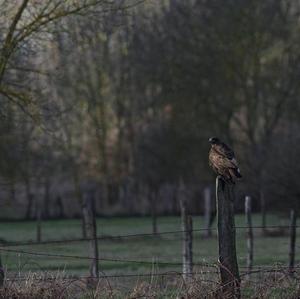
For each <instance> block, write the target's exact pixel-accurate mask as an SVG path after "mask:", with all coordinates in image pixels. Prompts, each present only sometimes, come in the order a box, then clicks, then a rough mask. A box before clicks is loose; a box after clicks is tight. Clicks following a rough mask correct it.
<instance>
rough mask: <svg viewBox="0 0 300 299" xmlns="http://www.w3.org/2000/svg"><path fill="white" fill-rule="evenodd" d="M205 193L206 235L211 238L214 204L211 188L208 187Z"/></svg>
mask: <svg viewBox="0 0 300 299" xmlns="http://www.w3.org/2000/svg"><path fill="white" fill-rule="evenodd" d="M203 195H204V221H205V229H206V230H205V237H207V238H209V237H211V235H212V232H211V213H212V204H211V189H210V187H206V188H205V189H204V192H203Z"/></svg>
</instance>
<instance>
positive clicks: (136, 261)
mask: <svg viewBox="0 0 300 299" xmlns="http://www.w3.org/2000/svg"><path fill="white" fill-rule="evenodd" d="M0 251H4V252H11V253H18V254H26V255H33V256H45V257H53V258H68V259H81V260H91V259H93V258H92V257H89V256H80V255H65V254H53V253H45V252H32V251H25V250H15V249H7V248H1V247H0ZM149 258H152V257H149ZM97 260H98V261H102V262H117V263H134V264H147V265H158V266H159V265H164V266H182V264H183V263H182V262H167V261H161V262H159V261H143V260H128V259H116V258H98V259H97ZM193 265H194V266H201V267H205V268H216V267H217V266H218V265H219V264H218V263H201V262H194V263H193ZM276 267H277V268H278V269H288V268H289V266H286V265H281V264H274V265H254V266H253V268H256V269H263V268H272V269H275V268H276ZM240 268H247V267H246V266H240ZM294 268H295V269H300V264H299V265H295V266H294ZM248 272H249V271H248ZM210 273H212V272H210Z"/></svg>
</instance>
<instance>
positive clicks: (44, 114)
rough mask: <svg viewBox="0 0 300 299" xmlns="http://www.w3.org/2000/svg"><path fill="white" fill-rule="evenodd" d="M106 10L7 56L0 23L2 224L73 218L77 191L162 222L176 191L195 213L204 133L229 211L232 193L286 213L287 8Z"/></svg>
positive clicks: (298, 169) (36, 37)
mask: <svg viewBox="0 0 300 299" xmlns="http://www.w3.org/2000/svg"><path fill="white" fill-rule="evenodd" d="M2 2H3V1H2ZM24 2H26V1H24ZM116 3H117V4H116V5H117V6H116V7H108V8H107V7H104V5H102V6H101V7H100V8H99V7H94V8H92V9H91V11H89V12H86V13H84V14H79V15H77V14H73V13H72V14H71V13H70V14H67V13H66V16H65V17H63V18H60V19H58V20H57V21H56V22H52V21H51V22H49V24H47V26H46V27H45V28H44V27H41V28H40V27H39V28H37V30H36V31H35V32H33V34H32V35H30V36H28V37H27V38H26V39H24V41H21V42H22V43H20V45H18V46H16V49H14V51H13V54H12V55H11V56H9V58H7V56H5V53H6V52H5V51H3V48H4V45H5V36H6V32H7V30H8V29H9V28H8V27H9V24H10V22H11V20H10V19H9V17H7V16H6V17H5V16H3V15H1V17H0V21H1V23H3V24H6V25H5V26H2V27H3V29H0V30H2V31H0V34H1V43H2V52H1V53H2V54H1V55H2V56H0V57H1V60H0V100H1V108H0V112H1V121H0V130H1V139H0V172H1V177H2V185H1V186H2V187H1V190H2V191H1V202H2V204H3V206H6V208H5V209H4V208H3V209H4V211H5V213H6V214H5V215H4V216H8V217H25V218H31V217H35V215H36V210H37V209H38V207H39V205H41V206H42V209H43V217H63V216H76V215H79V214H80V204H81V203H82V201H83V197H84V196H85V193H86V190H93V192H94V195H95V199H96V206H97V212H98V213H99V214H103V215H116V214H129V215H130V214H131V215H133V214H139V215H144V214H152V215H154V216H155V215H156V214H158V213H160V214H162V213H164V214H175V213H178V208H179V207H178V205H179V204H178V200H177V194H178V183H179V181H183V182H184V184H185V186H186V190H187V193H188V198H189V209H190V211H191V212H193V213H196V214H197V213H201V212H202V209H203V204H204V203H203V190H204V188H205V187H207V186H212V185H213V183H214V177H215V176H214V174H213V173H212V171H211V170H210V169H209V167H208V158H207V156H208V150H209V144H208V142H207V140H208V138H209V137H210V136H218V137H220V138H221V139H223V140H224V141H226V142H227V143H229V144H230V145H232V146H233V147H234V148H235V151H236V155H237V158H238V160H239V162H240V168H241V170H242V173H243V176H244V178H243V180H242V181H241V183H239V186H238V199H239V203H240V204H238V205H237V206H238V208H239V207H240V209H242V207H243V203H242V200H241V199H242V197H243V196H244V195H245V194H248V195H251V196H252V197H253V200H254V208H255V209H256V210H257V211H259V210H262V211H266V210H269V211H270V210H280V211H284V210H288V209H289V208H291V207H295V208H297V202H298V200H299V197H300V187H299V184H298V180H299V179H300V164H299V163H298V159H299V157H300V133H299V132H300V118H299V113H300V105H299V94H300V90H299V89H300V80H299V78H300V39H299V36H300V26H299V25H300V23H299V12H300V6H299V5H300V3H299V1H297V0H288V1H287V0H268V1H260V0H252V1H243V0H228V1H224V0H209V1H206V0H198V1H196V0H185V1H182V0H169V1H150V0H149V1H145V2H144V3H141V4H139V5H135V4H134V3H133V4H132V3H131V2H130V1H116ZM1 5H2V8H3V11H5V9H8V7H6V6H9V5H11V4H7V1H4V2H3V3H2V4H1ZM41 5H42V4H41ZM31 9H33V8H32V7H31ZM54 9H55V8H54ZM30 11H31V10H30V9H29V8H28V15H26V14H25V17H24V18H25V19H24V20H25V21H24V20H23V21H24V22H25V23H26V18H29V19H30V18H31V15H30V14H29V12H30ZM18 30H19V31H20V32H22V31H21V30H20V29H18V27H17V28H16V35H17V33H18V32H19V31H18ZM27 30H29V29H27ZM26 32H27V31H25V33H26ZM17 36H18V35H17ZM5 58H7V59H6V60H7V61H8V63H7V64H6V69H5V71H3V74H2V69H3V66H2V65H3V61H5ZM8 91H9V93H8ZM16 215H17V216H16ZM2 216H3V215H2Z"/></svg>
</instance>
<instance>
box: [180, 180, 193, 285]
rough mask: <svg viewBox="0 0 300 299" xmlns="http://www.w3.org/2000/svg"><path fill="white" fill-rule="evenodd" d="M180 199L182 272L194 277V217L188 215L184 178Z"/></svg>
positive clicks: (181, 184)
mask: <svg viewBox="0 0 300 299" xmlns="http://www.w3.org/2000/svg"><path fill="white" fill-rule="evenodd" d="M178 193H179V200H180V211H181V229H182V234H183V238H182V273H183V278H184V279H185V280H187V281H188V280H189V279H191V278H192V273H193V257H192V255H193V253H192V246H193V245H192V243H193V237H192V234H193V224H192V217H190V216H189V217H188V216H187V197H186V191H185V186H184V183H183V181H182V180H180V182H179V190H178Z"/></svg>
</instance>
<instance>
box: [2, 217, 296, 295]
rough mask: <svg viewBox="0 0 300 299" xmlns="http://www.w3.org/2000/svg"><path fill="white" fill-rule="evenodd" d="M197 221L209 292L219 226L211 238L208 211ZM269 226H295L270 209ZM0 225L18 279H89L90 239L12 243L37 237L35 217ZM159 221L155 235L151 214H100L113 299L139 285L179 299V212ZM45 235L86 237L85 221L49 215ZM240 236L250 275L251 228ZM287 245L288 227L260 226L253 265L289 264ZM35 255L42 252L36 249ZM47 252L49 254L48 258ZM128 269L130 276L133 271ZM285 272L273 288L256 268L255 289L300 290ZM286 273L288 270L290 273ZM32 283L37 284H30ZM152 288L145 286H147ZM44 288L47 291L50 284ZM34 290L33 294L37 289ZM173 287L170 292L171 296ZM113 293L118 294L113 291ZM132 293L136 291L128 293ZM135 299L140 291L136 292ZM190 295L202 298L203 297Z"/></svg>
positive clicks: (7, 262) (198, 256)
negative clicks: (272, 230) (274, 230)
mask: <svg viewBox="0 0 300 299" xmlns="http://www.w3.org/2000/svg"><path fill="white" fill-rule="evenodd" d="M235 220H236V226H237V227H244V226H245V219H244V215H236V219H235ZM193 222H194V230H195V231H194V234H193V237H194V243H193V258H194V264H195V266H194V273H195V274H196V275H195V277H196V281H199V282H201V288H203V283H205V286H204V289H205V290H206V291H208V290H211V289H212V290H213V288H214V286H215V285H214V284H215V283H216V281H218V276H217V272H216V270H217V268H216V267H215V266H214V265H216V264H217V260H218V247H217V236H216V230H215V225H214V226H213V236H212V237H211V238H204V231H203V230H201V229H203V227H204V219H203V217H201V216H195V217H193ZM253 225H254V226H259V225H260V216H259V215H253ZM268 225H269V226H276V225H282V226H285V225H288V219H284V218H281V217H279V216H276V215H269V216H268ZM0 227H1V230H0V240H1V242H2V252H1V256H2V263H3V266H4V269H5V271H6V277H7V278H9V279H11V280H12V281H13V280H14V279H18V278H24V277H26V281H28V277H29V280H30V279H32V278H33V277H35V279H36V278H37V277H38V278H42V280H43V279H44V278H45V277H46V276H47V277H55V278H56V279H57V278H58V277H68V278H74V279H76V278H78V279H82V278H86V277H88V273H89V272H88V270H89V263H90V260H88V256H89V244H88V241H75V242H74V241H72V242H67V241H66V242H63V243H55V242H54V243H45V244H44V243H43V242H42V243H40V244H36V243H35V244H31V245H26V244H23V245H17V246H12V245H9V246H8V244H9V243H10V242H25V243H27V242H29V243H30V242H35V237H36V223H35V222H30V221H26V222H1V223H0ZM158 227H159V233H158V235H152V234H151V218H150V217H130V218H121V217H120V218H116V217H114V218H97V230H98V236H99V237H100V239H99V241H98V246H99V258H100V261H99V265H100V271H101V273H100V276H101V277H106V280H105V281H109V286H110V287H109V288H110V289H113V290H114V291H116V290H118V294H119V295H118V296H119V297H118V296H117V297H113V298H125V295H124V297H122V295H120V293H121V294H125V293H127V294H128V293H136V292H137V293H138V292H139V291H140V289H141V290H142V293H144V292H146V293H149V292H150V290H151V292H152V290H155V293H156V295H155V294H154V295H153V294H152V295H153V296H152V297H151V296H150V297H149V298H173V297H174V298H176V296H178V292H179V293H180V292H181V291H182V290H183V284H182V279H181V280H180V277H181V276H180V275H179V274H180V272H181V271H182V269H181V249H182V242H181V238H182V234H181V233H178V232H177V233H174V232H176V231H180V229H181V223H180V217H160V218H159V219H158ZM168 232H170V233H168ZM160 233H162V234H160ZM139 234H141V235H139ZM143 234H144V235H143ZM298 235H299V233H298ZM42 236H43V239H42V241H51V240H70V239H77V238H81V223H80V220H79V219H72V220H50V221H44V222H43V223H42ZM118 236H120V237H118ZM122 236H127V237H122ZM236 241H237V254H238V262H239V266H240V273H241V275H242V276H243V275H244V274H245V272H246V231H245V229H243V228H237V230H236ZM288 246H289V237H288V229H286V230H285V233H283V234H282V235H280V236H276V237H274V236H269V237H266V236H264V235H263V234H262V231H261V229H260V228H255V229H254V268H253V269H254V270H257V269H281V267H283V268H284V267H285V266H286V265H287V263H288ZM297 249H298V247H297ZM7 250H8V251H7ZM10 250H12V251H10ZM297 251H298V250H297ZM35 253H37V254H42V255H35ZM297 253H298V252H296V263H297ZM44 254H46V255H44ZM47 254H49V255H50V256H47ZM60 255H61V256H60ZM207 265H209V267H207ZM161 273H162V274H165V275H166V277H165V278H164V279H163V277H160V276H159V275H160V274H161ZM278 273H279V272H278ZM174 274H175V276H174ZM125 275H129V276H128V277H126V276H125ZM156 275H157V276H156ZM30 277H31V278H30ZM282 277H283V276H282ZM282 277H281V278H280V276H279V274H276V275H275V276H272V277H271V281H272V284H274V283H275V284H277V285H278V286H279V284H278V281H277V280H278V279H280V280H281V284H280V286H279V289H276V288H274V285H273V287H268V288H267V289H266V288H265V286H266V277H265V276H262V275H261V273H258V274H254V275H253V277H252V276H251V278H253V280H252V283H253V285H255V288H256V287H257V286H258V283H259V282H260V283H261V287H263V288H264V290H268V292H269V291H270V290H272V292H273V293H272V297H273V298H283V295H282V294H283V293H284V294H286V292H287V290H290V291H294V290H295V288H294V287H293V284H292V286H291V281H289V282H288V285H287V286H286V287H284V288H283V289H282V287H283V286H284V284H283V281H282V280H283V278H282ZM285 278H286V276H284V279H285ZM268 279H270V276H268ZM62 281H63V280H62ZM250 282H251V280H248V281H245V282H243V284H244V287H243V294H244V295H245V298H251V297H252V295H253V294H254V293H255V292H254V290H253V285H252V286H250V285H247V284H249V283H250ZM144 283H147V285H146V286H145V284H144ZM153 283H155V287H153V288H152V287H151V288H150V287H149V285H148V284H150V285H153ZM245 283H246V284H245ZM268 284H269V282H268ZM268 284H267V285H268ZM26 285H32V284H30V283H27V284H26ZM56 285H57V283H56ZM158 285H159V287H158ZM162 286H163V288H164V295H159V296H158V295H157V293H158V291H157V288H161V287H162ZM166 286H168V287H167V289H166V288H165V287H166ZM175 286H176V287H175ZM51 288H52V289H53V290H55V287H51V286H50V289H51ZM145 288H146V291H145V290H144V289H145ZM42 289H44V285H43V288H42ZM101 290H102V291H103V290H105V288H104V287H103V286H102V287H101ZM129 290H130V291H129ZM30 291H31V292H32V290H30ZM193 291H194V290H193ZM166 292H167V293H168V295H166ZM172 292H173V293H172ZM174 292H175V293H176V295H175V293H174ZM258 292H261V290H260V289H259V290H258ZM201 293H203V291H201ZM38 296H40V295H38ZM72 296H73V295H72ZM102 297H103V298H105V296H104V295H103V294H102V295H101V296H100V297H99V298H102ZM108 297H109V296H108ZM110 297H112V296H111V293H110ZM30 298H31V297H30ZM41 298H42V296H41ZM50 298H51V296H50ZM95 298H98V297H95ZM128 298H131V297H130V296H129V297H128ZM133 298H135V297H134V296H133ZM191 298H198V295H196V296H195V297H191ZM286 298H289V297H286Z"/></svg>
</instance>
